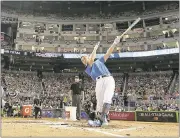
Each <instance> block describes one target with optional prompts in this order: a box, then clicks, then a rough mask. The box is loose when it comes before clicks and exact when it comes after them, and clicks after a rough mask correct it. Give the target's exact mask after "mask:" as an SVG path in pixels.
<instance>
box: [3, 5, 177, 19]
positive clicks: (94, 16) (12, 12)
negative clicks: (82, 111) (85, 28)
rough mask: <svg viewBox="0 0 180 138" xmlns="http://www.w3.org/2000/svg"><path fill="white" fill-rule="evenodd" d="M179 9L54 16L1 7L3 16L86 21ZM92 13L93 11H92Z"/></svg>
mask: <svg viewBox="0 0 180 138" xmlns="http://www.w3.org/2000/svg"><path fill="white" fill-rule="evenodd" d="M178 8H179V5H178V4H177V3H171V4H167V5H162V6H158V7H154V8H153V9H150V8H149V9H146V10H145V11H144V12H141V13H140V12H137V11H133V10H131V11H128V12H113V13H106V14H105V13H91V12H89V13H88V14H85V13H84V14H78V13H74V14H73V15H69V14H65V13H56V14H50V13H49V12H45V11H43V12H41V13H38V12H33V11H27V10H26V11H23V12H22V11H20V10H19V11H18V10H13V9H10V8H8V7H4V6H2V12H3V14H9V15H11V16H13V15H14V16H16V17H17V16H22V17H39V18H47V19H51V20H53V19H54V20H57V19H60V20H88V19H91V20H92V19H94V20H98V19H116V18H120V17H132V16H139V15H144V16H145V15H150V14H157V13H162V12H167V11H172V10H176V9H178ZM92 12H93V11H92Z"/></svg>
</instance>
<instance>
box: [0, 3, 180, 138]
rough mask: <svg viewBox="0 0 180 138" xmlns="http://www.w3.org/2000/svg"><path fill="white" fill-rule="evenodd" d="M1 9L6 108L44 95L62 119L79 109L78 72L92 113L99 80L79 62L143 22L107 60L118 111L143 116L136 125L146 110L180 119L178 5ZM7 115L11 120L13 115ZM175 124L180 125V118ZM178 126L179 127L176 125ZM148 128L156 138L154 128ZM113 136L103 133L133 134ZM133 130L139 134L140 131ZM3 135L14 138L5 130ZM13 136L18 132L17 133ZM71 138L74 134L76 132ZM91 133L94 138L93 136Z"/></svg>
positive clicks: (38, 5)
mask: <svg viewBox="0 0 180 138" xmlns="http://www.w3.org/2000/svg"><path fill="white" fill-rule="evenodd" d="M1 5H2V12H1V28H2V29H1V31H2V32H1V64H2V68H1V70H2V73H1V84H2V86H3V88H4V89H5V95H3V96H4V97H3V99H4V100H5V101H6V102H7V103H11V105H12V106H15V107H16V106H21V107H22V106H23V105H32V104H33V98H34V96H35V95H37V94H38V95H40V97H41V99H42V103H43V109H44V110H45V111H46V110H48V111H52V110H53V111H54V110H58V111H60V112H61V113H60V114H58V113H56V115H55V113H54V114H53V115H54V116H55V118H58V117H62V111H61V109H64V105H66V106H72V97H71V92H70V86H71V85H70V84H72V83H73V81H74V76H77V75H79V76H81V79H82V78H83V79H82V81H83V83H84V90H83V95H82V98H81V103H82V109H83V112H84V111H85V112H86V111H88V110H89V109H88V108H89V107H91V104H92V103H91V102H92V101H91V100H92V97H94V96H95V82H94V81H92V80H91V79H90V78H89V77H87V76H86V75H85V74H84V73H83V72H84V66H83V64H82V63H81V60H80V57H81V56H82V55H85V54H90V53H91V52H92V51H93V49H94V46H95V44H96V43H97V42H98V41H100V42H101V43H100V44H101V45H100V47H99V49H98V51H97V57H96V58H99V57H101V56H102V55H103V54H104V53H105V52H106V51H107V49H108V48H109V47H110V45H111V44H112V43H113V41H114V39H115V38H116V36H118V35H121V34H122V33H123V32H124V31H125V30H126V29H127V28H128V27H129V26H130V25H131V24H132V23H133V21H135V20H136V18H137V17H141V19H142V20H141V21H140V22H139V23H138V24H136V25H135V26H134V27H133V28H132V29H131V30H130V31H129V32H128V33H127V34H126V35H124V36H123V38H122V39H121V41H120V43H119V44H118V46H117V47H116V48H115V50H114V51H113V54H112V55H111V56H110V59H109V60H108V61H107V63H106V65H107V67H108V69H109V71H110V72H111V73H112V74H113V76H114V78H115V82H116V88H115V95H114V97H113V99H112V101H113V102H112V105H111V111H112V112H113V113H114V112H121V113H129V114H131V112H134V113H136V114H133V115H134V120H131V121H142V120H138V118H137V117H135V115H138V112H140V113H141V112H142V111H143V112H158V113H159V112H163V113H166V112H167V111H168V112H172V113H175V116H176V117H175V116H174V117H175V118H178V113H177V112H178V111H179V3H178V2H176V1H169V2H160V1H159V2H145V1H142V2H140V1H139V2H135V1H133V2H130V1H124V2H116V1H107V2H105V1H103V2H100V1H97V2H89V1H88V2H86V1H83V2H70V1H69V2H68V1H63V2H58V1H57V2H50V1H48V2H47V1H43V2H38V1H29V2H28V1H21V2H20V1H17V2H12V1H11V2H10V1H7V2H6V1H2V2H1ZM64 99H66V100H64ZM14 111H16V110H13V112H12V115H14ZM45 111H44V112H45ZM15 113H16V112H15ZM141 114H142V113H141ZM53 115H51V117H52V116H53ZM3 116H4V117H6V116H8V117H9V114H8V115H6V114H3ZM32 116H33V114H32V115H31V116H30V117H32ZM54 116H53V117H54ZM46 117H47V116H46ZM116 117H117V116H116ZM159 118H160V117H159ZM121 119H122V118H121ZM122 120H123V119H122ZM127 120H128V119H127ZM160 120H161V118H160ZM167 120H168V119H167ZM167 120H165V119H164V120H163V121H165V122H168V121H169V120H168V121H167ZM13 121H14V120H13ZM143 121H144V120H143ZM151 121H152V120H151ZM153 121H154V122H158V121H159V120H155V119H154V120H153ZM163 121H160V122H163ZM169 122H178V119H177V120H176V121H172V120H170V121H169ZM123 123H124V122H123ZM124 124H125V125H126V123H124ZM72 125H74V124H72ZM113 125H114V126H116V125H118V123H116V124H113ZM125 125H123V126H121V127H117V129H122V128H123V127H124V126H125ZM141 125H142V124H138V126H140V127H141ZM153 125H154V124H153ZM153 125H152V126H153ZM75 126H76V125H75ZM111 127H113V126H111ZM144 127H145V129H144V130H142V132H143V133H142V134H141V136H149V135H148V134H147V133H146V131H147V129H148V128H146V126H144ZM153 127H154V129H156V126H153ZM172 128H173V129H174V130H176V129H177V128H176V127H175V125H174V124H172ZM128 129H129V128H128ZM161 129H162V130H161ZM72 130H73V128H72ZM43 131H44V130H43ZM73 131H74V130H73ZM88 131H90V130H88ZM149 131H150V133H151V134H152V131H153V128H150V129H149ZM157 131H159V133H154V134H152V136H164V135H166V136H171V135H173V136H177V134H176V132H174V131H172V133H170V134H168V133H167V132H168V131H167V130H166V132H164V130H163V127H162V128H159V129H158V130H157ZM108 132H109V134H105V133H103V136H107V135H111V136H122V135H123V136H125V135H126V134H125V133H120V132H116V134H117V135H116V134H114V133H115V132H112V131H111V130H108ZM163 132H164V134H163ZM112 133H113V134H112ZM129 133H130V134H131V135H132V136H139V135H140V133H139V132H129ZM81 134H84V135H85V134H86V133H85V132H81ZM4 135H5V136H10V135H9V134H8V133H5V132H4ZM12 135H13V136H14V135H15V136H16V135H17V134H16V133H15V132H12ZM32 135H33V136H34V134H32ZM40 135H41V134H40ZM47 135H48V134H47ZM67 135H68V136H72V134H70V133H69V132H68V134H67ZM87 135H88V136H91V134H90V133H88V132H87ZM17 136H19V135H17ZM37 136H39V135H37ZM95 136H101V135H98V134H96V135H95Z"/></svg>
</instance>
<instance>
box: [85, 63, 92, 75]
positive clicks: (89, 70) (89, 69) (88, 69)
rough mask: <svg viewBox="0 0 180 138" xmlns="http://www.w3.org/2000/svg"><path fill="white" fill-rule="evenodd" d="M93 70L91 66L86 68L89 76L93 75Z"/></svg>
mask: <svg viewBox="0 0 180 138" xmlns="http://www.w3.org/2000/svg"><path fill="white" fill-rule="evenodd" d="M91 68H92V67H91V66H89V65H88V66H87V67H86V70H85V72H86V73H87V74H88V75H91Z"/></svg>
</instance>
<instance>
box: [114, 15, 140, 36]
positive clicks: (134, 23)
mask: <svg viewBox="0 0 180 138" xmlns="http://www.w3.org/2000/svg"><path fill="white" fill-rule="evenodd" d="M140 20H141V18H140V17H139V18H137V19H136V20H135V21H134V22H133V23H132V24H131V25H130V26H129V28H128V29H127V30H126V31H125V32H124V33H122V34H121V35H120V36H117V37H119V38H120V39H121V38H122V37H123V36H124V35H125V34H126V33H127V32H128V31H130V30H131V29H132V28H133V27H134V26H135V25H136V24H137V23H138V22H139V21H140Z"/></svg>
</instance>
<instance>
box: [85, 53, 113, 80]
mask: <svg viewBox="0 0 180 138" xmlns="http://www.w3.org/2000/svg"><path fill="white" fill-rule="evenodd" d="M104 63H105V61H104V56H103V57H101V58H99V59H97V60H96V61H95V62H94V63H93V64H92V66H89V65H88V66H87V67H86V70H85V72H86V73H87V74H88V75H89V76H91V78H92V79H93V80H96V78H97V77H99V76H102V75H108V74H110V72H109V70H108V69H107V67H106V65H105V64H104Z"/></svg>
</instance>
